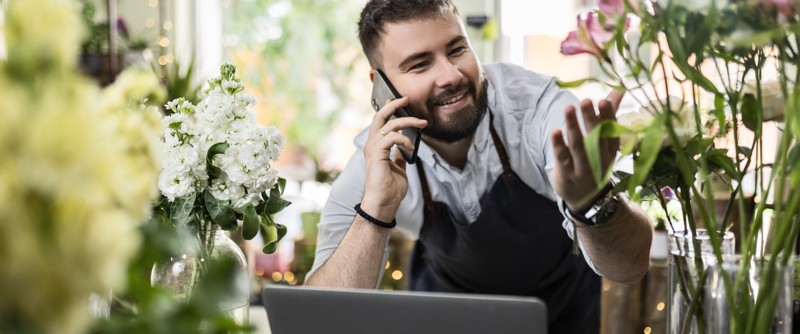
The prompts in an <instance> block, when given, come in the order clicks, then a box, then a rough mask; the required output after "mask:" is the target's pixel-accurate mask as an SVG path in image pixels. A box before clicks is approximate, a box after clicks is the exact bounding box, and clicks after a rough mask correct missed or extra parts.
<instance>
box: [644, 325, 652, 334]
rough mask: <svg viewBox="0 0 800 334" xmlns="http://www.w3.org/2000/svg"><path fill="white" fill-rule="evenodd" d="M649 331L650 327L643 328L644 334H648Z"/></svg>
mask: <svg viewBox="0 0 800 334" xmlns="http://www.w3.org/2000/svg"><path fill="white" fill-rule="evenodd" d="M651 331H652V329H650V326H647V327H645V328H644V334H650V332H651Z"/></svg>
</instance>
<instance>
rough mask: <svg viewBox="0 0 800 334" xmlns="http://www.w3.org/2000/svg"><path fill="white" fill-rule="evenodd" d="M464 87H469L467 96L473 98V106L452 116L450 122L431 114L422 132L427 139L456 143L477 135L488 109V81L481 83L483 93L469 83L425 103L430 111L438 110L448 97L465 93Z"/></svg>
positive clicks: (484, 80) (466, 107)
mask: <svg viewBox="0 0 800 334" xmlns="http://www.w3.org/2000/svg"><path fill="white" fill-rule="evenodd" d="M464 86H467V87H466V88H467V95H469V96H470V97H472V101H474V103H473V104H471V105H468V106H465V107H464V108H462V109H461V110H459V111H458V112H456V113H454V114H453V115H451V117H450V119H449V120H443V119H441V118H440V117H438V116H437V115H436V114H434V113H433V112H431V113H430V114H429V115H428V117H427V120H428V126H426V127H425V128H424V129H423V130H422V131H423V134H424V135H425V136H427V137H430V138H433V139H436V140H438V141H441V142H445V143H454V142H457V141H459V140H462V139H464V138H467V137H469V136H472V134H474V133H475V130H477V129H478V125H479V124H480V123H481V120H482V119H483V116H484V115H485V114H486V110H487V109H488V104H489V101H488V97H487V92H486V89H487V86H488V81H487V80H486V78H484V79H483V80H482V82H481V91H480V92H478V91H477V88H476V87H475V84H474V83H472V82H468V83H466V84H464V85H459V86H457V87H453V88H450V89H448V90H446V91H444V92H442V93H441V94H438V95H436V96H434V97H432V98H430V99H428V101H427V102H426V103H425V105H426V107H427V108H428V110H436V107H437V106H436V104H437V102H439V101H442V100H444V99H445V98H446V97H448V96H453V94H455V93H457V92H460V91H463V90H464Z"/></svg>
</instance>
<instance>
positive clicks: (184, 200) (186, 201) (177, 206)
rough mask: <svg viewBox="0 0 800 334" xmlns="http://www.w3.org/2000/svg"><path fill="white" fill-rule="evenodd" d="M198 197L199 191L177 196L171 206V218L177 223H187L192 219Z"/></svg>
mask: <svg viewBox="0 0 800 334" xmlns="http://www.w3.org/2000/svg"><path fill="white" fill-rule="evenodd" d="M196 197H197V193H192V194H191V195H188V196H184V197H178V198H176V199H175V201H174V202H172V206H170V208H169V213H170V214H169V219H171V220H172V221H174V222H175V224H178V225H187V224H188V223H189V221H190V220H191V215H192V212H193V210H194V202H195V199H196Z"/></svg>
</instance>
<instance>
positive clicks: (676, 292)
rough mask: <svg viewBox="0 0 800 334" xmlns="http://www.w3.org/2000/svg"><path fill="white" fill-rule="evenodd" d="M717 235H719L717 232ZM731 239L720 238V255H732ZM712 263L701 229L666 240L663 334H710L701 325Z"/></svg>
mask: <svg viewBox="0 0 800 334" xmlns="http://www.w3.org/2000/svg"><path fill="white" fill-rule="evenodd" d="M720 233H721V232H720ZM734 246H735V244H734V236H733V233H731V232H726V233H725V234H724V235H722V239H721V251H722V254H723V255H733V253H734ZM713 263H716V260H715V255H714V251H713V246H712V244H711V237H710V236H709V234H708V231H707V230H706V229H703V228H698V229H697V230H696V235H693V234H692V233H691V231H676V232H674V233H672V234H671V235H670V237H669V254H668V255H667V333H670V334H678V333H710V332H708V330H707V329H706V327H707V326H706V324H705V310H704V307H705V305H704V304H705V303H704V301H703V299H704V298H705V293H704V291H703V289H704V284H705V280H706V277H707V275H708V268H709V266H710V265H712V264H713Z"/></svg>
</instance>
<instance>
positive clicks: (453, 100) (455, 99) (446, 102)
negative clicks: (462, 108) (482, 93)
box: [439, 94, 464, 106]
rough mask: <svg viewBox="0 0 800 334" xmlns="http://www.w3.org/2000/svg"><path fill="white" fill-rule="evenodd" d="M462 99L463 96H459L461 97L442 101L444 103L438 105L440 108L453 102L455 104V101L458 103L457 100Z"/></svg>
mask: <svg viewBox="0 0 800 334" xmlns="http://www.w3.org/2000/svg"><path fill="white" fill-rule="evenodd" d="M462 97H464V94H461V95H459V96H456V97H454V98H452V99H449V100H447V101H444V102H442V103H439V105H440V106H443V105H445V104H450V103H454V102H456V101H458V100H461V98H462Z"/></svg>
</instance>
